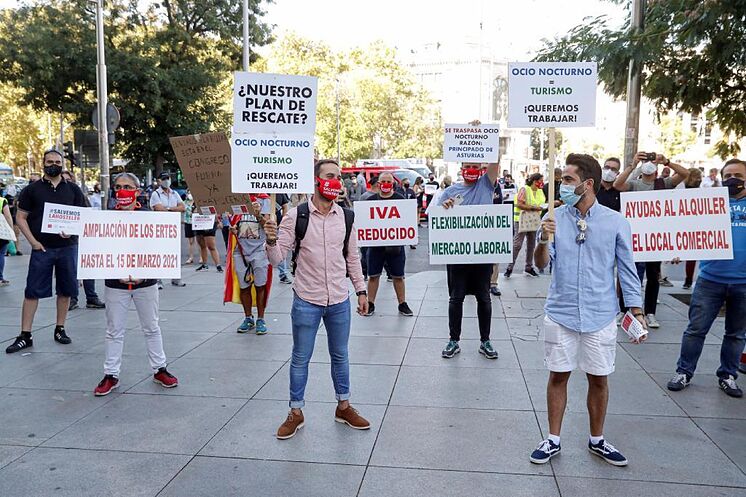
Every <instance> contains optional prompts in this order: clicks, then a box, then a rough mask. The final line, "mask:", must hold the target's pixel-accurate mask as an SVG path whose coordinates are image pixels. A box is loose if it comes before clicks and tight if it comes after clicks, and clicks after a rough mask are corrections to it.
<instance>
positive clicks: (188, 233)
mask: <svg viewBox="0 0 746 497" xmlns="http://www.w3.org/2000/svg"><path fill="white" fill-rule="evenodd" d="M184 236H185V237H186V238H194V230H193V229H192V225H191V224H190V223H184Z"/></svg>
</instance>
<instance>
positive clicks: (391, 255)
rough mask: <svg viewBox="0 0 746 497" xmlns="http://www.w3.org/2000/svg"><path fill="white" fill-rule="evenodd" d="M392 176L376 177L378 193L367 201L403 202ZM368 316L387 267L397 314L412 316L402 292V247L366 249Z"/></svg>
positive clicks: (373, 310) (404, 258)
mask: <svg viewBox="0 0 746 497" xmlns="http://www.w3.org/2000/svg"><path fill="white" fill-rule="evenodd" d="M394 184H395V182H394V175H393V174H391V173H389V172H383V173H381V174H380V176H379V177H378V185H379V189H380V193H376V194H374V195H371V196H370V197H368V199H367V200H371V201H375V200H404V196H402V194H401V193H399V192H396V191H394ZM367 257H368V266H367V267H368V314H367V315H368V316H372V315H373V313H374V312H375V309H376V306H375V301H376V295H377V294H378V285H379V283H380V281H381V273H383V267H384V266H386V267H388V271H389V275H390V276H391V277H392V278H393V280H394V292H396V299H397V300H398V301H399V314H401V315H403V316H413V315H414V313H413V312H412V309H410V308H409V305H408V304H407V302H406V298H405V290H404V265H405V263H406V261H407V255H406V253H405V251H404V246H403V245H398V246H386V247H383V246H381V247H368V250H367Z"/></svg>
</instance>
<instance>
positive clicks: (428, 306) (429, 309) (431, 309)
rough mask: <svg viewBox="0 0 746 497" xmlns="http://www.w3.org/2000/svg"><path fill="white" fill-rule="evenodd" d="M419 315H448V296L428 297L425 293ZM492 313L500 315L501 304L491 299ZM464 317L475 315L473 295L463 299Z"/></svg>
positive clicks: (475, 307) (475, 306) (475, 305)
mask: <svg viewBox="0 0 746 497" xmlns="http://www.w3.org/2000/svg"><path fill="white" fill-rule="evenodd" d="M418 315H419V316H426V317H427V316H431V317H445V318H447V317H448V297H447V296H446V297H444V298H429V297H428V295H425V299H424V300H423V302H422V308H421V309H420V312H419V314H418ZM492 315H493V316H500V317H502V306H501V305H500V303H499V302H497V301H495V300H493V301H492ZM464 317H467V318H475V317H477V301H476V300H475V299H474V297H472V296H470V295H467V297H466V299H465V300H464Z"/></svg>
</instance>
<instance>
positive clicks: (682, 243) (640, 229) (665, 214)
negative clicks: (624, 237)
mask: <svg viewBox="0 0 746 497" xmlns="http://www.w3.org/2000/svg"><path fill="white" fill-rule="evenodd" d="M621 201H622V211H621V212H622V214H623V215H624V217H626V218H627V220H628V221H629V224H630V226H631V228H632V251H633V253H634V258H635V262H649V261H670V260H672V259H673V258H675V257H679V258H680V259H681V260H682V261H698V260H704V259H732V258H733V237H732V233H731V221H730V210H729V209H730V208H729V203H728V189H727V188H691V189H683V190H681V189H674V190H654V191H650V192H625V193H622V195H621Z"/></svg>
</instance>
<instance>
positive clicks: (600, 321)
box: [544, 202, 642, 333]
mask: <svg viewBox="0 0 746 497" xmlns="http://www.w3.org/2000/svg"><path fill="white" fill-rule="evenodd" d="M554 213H555V218H556V223H557V232H556V234H555V237H554V242H552V243H550V244H549V256H550V257H551V259H552V262H553V270H552V284H551V285H550V287H549V294H548V295H547V301H546V305H545V306H544V311H545V312H546V314H547V316H548V317H549V319H551V320H552V321H554V322H555V323H558V324H561V325H562V326H564V327H566V328H569V329H571V330H574V331H577V332H579V333H593V332H596V331H599V330H601V329H602V328H604V327H606V326H608V325H609V323H611V322H612V320H613V319H614V318H615V316H616V313H617V312H619V302H618V298H617V293H616V278H615V275H614V266H615V265H616V267H617V271H618V273H619V280H620V282H621V285H622V294H623V295H624V303H625V304H626V305H627V306H628V307H642V296H641V293H642V292H641V289H640V279H639V278H638V276H637V270H636V269H635V263H634V261H633V259H632V231H631V229H630V226H629V222H628V221H627V220H626V219H625V218H624V217H623V216H622V215H621V214H619V213H618V212H616V211H613V210H611V209H609V208H607V207H604V206H603V205H600V204H599V203H598V202H596V203H594V204H593V206H591V208H590V209H589V210H588V213H587V214H586V216H585V218H583V219H585V222H586V224H587V229H586V231H585V243H582V244H581V243H578V242H577V241H576V238H577V236H578V233H580V229H579V228H578V225H577V223H578V220H579V219H581V215H580V211H578V209H576V208H575V207H570V206H564V205H563V206H562V207H559V208H557V209H555V211H554Z"/></svg>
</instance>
